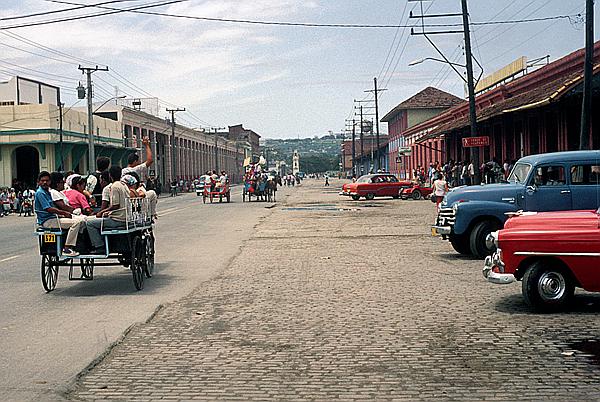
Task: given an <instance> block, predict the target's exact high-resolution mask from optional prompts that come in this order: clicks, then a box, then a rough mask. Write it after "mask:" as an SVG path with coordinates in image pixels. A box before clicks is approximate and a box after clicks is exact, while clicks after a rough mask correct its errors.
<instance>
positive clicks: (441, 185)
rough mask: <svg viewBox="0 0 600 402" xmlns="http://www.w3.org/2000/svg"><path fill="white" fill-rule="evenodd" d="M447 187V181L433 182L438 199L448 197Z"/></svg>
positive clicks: (438, 180)
mask: <svg viewBox="0 0 600 402" xmlns="http://www.w3.org/2000/svg"><path fill="white" fill-rule="evenodd" d="M446 185H447V184H446V180H443V179H437V180H436V181H434V182H433V187H434V188H435V195H436V197H443V196H445V195H446Z"/></svg>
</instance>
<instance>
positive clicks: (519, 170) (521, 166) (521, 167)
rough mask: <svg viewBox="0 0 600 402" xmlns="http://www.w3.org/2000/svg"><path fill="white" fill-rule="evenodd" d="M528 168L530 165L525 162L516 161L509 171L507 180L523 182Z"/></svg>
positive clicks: (527, 173)
mask: <svg viewBox="0 0 600 402" xmlns="http://www.w3.org/2000/svg"><path fill="white" fill-rule="evenodd" d="M530 170H531V165H529V164H527V163H517V164H516V165H515V167H513V169H512V171H511V172H510V175H509V176H508V181H509V182H515V183H525V181H526V180H527V176H529V171H530Z"/></svg>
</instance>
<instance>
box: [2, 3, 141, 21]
mask: <svg viewBox="0 0 600 402" xmlns="http://www.w3.org/2000/svg"><path fill="white" fill-rule="evenodd" d="M126 1H140V0H111V1H104V2H102V3H96V4H82V5H79V6H77V7H70V8H61V9H59V10H50V11H42V12H39V13H33V14H25V15H16V16H12V17H2V18H0V21H9V20H18V19H25V18H32V17H40V16H44V15H50V14H58V13H65V12H68V11H76V10H80V9H83V8H89V7H95V6H102V5H105V4H112V3H123V2H126Z"/></svg>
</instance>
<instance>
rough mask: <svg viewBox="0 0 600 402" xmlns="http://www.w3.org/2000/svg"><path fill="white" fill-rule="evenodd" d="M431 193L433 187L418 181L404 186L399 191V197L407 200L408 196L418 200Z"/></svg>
mask: <svg viewBox="0 0 600 402" xmlns="http://www.w3.org/2000/svg"><path fill="white" fill-rule="evenodd" d="M431 193H433V187H425V186H422V185H420V184H418V183H412V184H411V186H410V187H405V188H403V189H402V191H401V192H400V198H402V199H403V200H407V199H409V198H411V199H413V200H420V199H421V198H427V197H429V196H430V195H431Z"/></svg>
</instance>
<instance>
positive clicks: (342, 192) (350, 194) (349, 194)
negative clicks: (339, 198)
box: [339, 191, 356, 197]
mask: <svg viewBox="0 0 600 402" xmlns="http://www.w3.org/2000/svg"><path fill="white" fill-rule="evenodd" d="M339 195H347V196H348V197H351V196H353V195H356V193H346V192H344V191H340V193H339Z"/></svg>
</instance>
